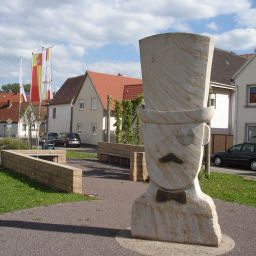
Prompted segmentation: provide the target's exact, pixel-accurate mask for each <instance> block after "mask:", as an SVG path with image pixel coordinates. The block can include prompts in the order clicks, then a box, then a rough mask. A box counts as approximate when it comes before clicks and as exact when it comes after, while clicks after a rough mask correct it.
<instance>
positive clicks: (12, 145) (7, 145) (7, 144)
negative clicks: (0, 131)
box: [0, 138, 29, 150]
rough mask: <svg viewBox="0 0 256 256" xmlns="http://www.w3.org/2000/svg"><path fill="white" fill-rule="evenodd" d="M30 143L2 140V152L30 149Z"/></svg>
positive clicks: (0, 144)
mask: <svg viewBox="0 0 256 256" xmlns="http://www.w3.org/2000/svg"><path fill="white" fill-rule="evenodd" d="M28 148H29V147H28V143H27V142H24V141H22V140H19V139H16V138H3V139H0V150H2V149H28Z"/></svg>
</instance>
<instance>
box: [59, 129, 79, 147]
mask: <svg viewBox="0 0 256 256" xmlns="http://www.w3.org/2000/svg"><path fill="white" fill-rule="evenodd" d="M55 145H56V146H64V147H72V146H73V147H80V145H81V139H80V137H79V134H78V133H72V132H71V133H64V132H63V133H59V135H58V139H57V140H56V142H55Z"/></svg>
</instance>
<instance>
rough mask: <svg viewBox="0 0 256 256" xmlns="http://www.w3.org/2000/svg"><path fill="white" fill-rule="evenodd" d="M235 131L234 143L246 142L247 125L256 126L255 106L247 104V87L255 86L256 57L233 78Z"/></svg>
mask: <svg viewBox="0 0 256 256" xmlns="http://www.w3.org/2000/svg"><path fill="white" fill-rule="evenodd" d="M235 84H236V85H237V91H236V129H235V133H234V135H235V136H234V143H242V142H245V141H247V125H248V124H250V125H256V104H255V105H250V104H248V85H255V86H256V57H254V58H253V59H252V60H251V61H250V62H248V64H247V65H246V66H245V67H244V68H243V69H242V70H241V71H240V73H238V75H237V76H236V77H235Z"/></svg>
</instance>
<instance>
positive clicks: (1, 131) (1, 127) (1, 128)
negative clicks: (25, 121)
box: [0, 123, 17, 137]
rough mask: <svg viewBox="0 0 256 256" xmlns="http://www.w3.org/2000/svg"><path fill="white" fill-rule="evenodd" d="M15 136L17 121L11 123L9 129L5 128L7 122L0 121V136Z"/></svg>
mask: <svg viewBox="0 0 256 256" xmlns="http://www.w3.org/2000/svg"><path fill="white" fill-rule="evenodd" d="M9 135H10V136H11V137H16V135H17V123H12V126H11V128H10V129H7V123H0V137H9Z"/></svg>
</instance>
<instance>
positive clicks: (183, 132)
mask: <svg viewBox="0 0 256 256" xmlns="http://www.w3.org/2000/svg"><path fill="white" fill-rule="evenodd" d="M177 140H178V141H179V142H180V144H182V145H190V144H194V143H195V133H194V131H193V130H192V129H191V128H188V127H184V128H181V129H180V130H179V132H178V135H177Z"/></svg>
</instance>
